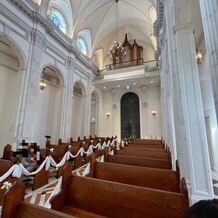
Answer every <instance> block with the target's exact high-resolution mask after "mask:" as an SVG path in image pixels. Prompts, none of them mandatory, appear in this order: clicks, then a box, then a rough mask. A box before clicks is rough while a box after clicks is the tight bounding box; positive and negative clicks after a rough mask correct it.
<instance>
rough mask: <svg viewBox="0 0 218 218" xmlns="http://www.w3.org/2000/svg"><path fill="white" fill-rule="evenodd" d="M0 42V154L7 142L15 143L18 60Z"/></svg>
mask: <svg viewBox="0 0 218 218" xmlns="http://www.w3.org/2000/svg"><path fill="white" fill-rule="evenodd" d="M1 49H2V46H1V44H0V123H1V125H0V156H1V155H2V151H3V148H4V146H5V145H6V144H11V145H12V143H13V134H14V125H15V123H14V122H15V112H16V109H17V105H15V102H16V101H15V98H16V97H17V95H18V94H19V93H16V87H17V85H18V84H17V82H18V72H17V70H16V69H17V67H18V60H17V59H16V58H14V57H13V56H10V55H7V54H5V53H3V52H2V50H1Z"/></svg>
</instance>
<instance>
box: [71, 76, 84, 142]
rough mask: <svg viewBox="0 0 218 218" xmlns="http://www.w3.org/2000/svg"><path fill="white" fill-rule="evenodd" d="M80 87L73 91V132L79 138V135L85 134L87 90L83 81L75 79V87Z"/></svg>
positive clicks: (74, 136)
mask: <svg viewBox="0 0 218 218" xmlns="http://www.w3.org/2000/svg"><path fill="white" fill-rule="evenodd" d="M75 86H77V87H76V89H78V90H77V91H73V93H72V94H73V97H72V101H73V107H72V126H71V134H72V137H73V138H75V139H77V138H78V137H83V136H84V117H85V100H86V91H85V87H84V85H83V83H82V82H81V81H79V80H76V81H74V83H73V89H75Z"/></svg>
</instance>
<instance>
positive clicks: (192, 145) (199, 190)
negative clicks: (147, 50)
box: [174, 24, 213, 201]
mask: <svg viewBox="0 0 218 218" xmlns="http://www.w3.org/2000/svg"><path fill="white" fill-rule="evenodd" d="M174 31H175V48H176V54H175V55H176V57H177V61H178V69H177V71H176V73H177V81H176V82H177V86H178V91H179V92H178V93H177V94H178V96H177V98H178V102H177V103H178V106H179V108H180V113H179V116H180V117H179V123H177V125H179V128H180V132H179V134H181V135H180V136H179V138H180V141H177V148H178V150H177V151H178V158H179V160H180V162H182V165H183V170H182V175H183V176H185V178H186V180H187V182H188V184H189V188H190V189H189V190H190V192H189V193H190V194H191V199H192V200H193V201H195V200H198V199H200V198H211V197H212V196H213V190H212V178H211V172H210V163H209V154H208V147H207V138H206V131H205V124H204V114H203V106H202V100H201V90H200V82H199V76H198V69H197V63H196V59H195V42H194V36H193V28H192V26H191V25H190V24H185V25H182V26H176V27H174Z"/></svg>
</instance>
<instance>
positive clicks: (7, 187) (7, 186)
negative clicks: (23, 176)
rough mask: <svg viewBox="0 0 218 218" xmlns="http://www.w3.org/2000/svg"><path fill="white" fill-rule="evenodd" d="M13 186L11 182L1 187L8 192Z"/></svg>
mask: <svg viewBox="0 0 218 218" xmlns="http://www.w3.org/2000/svg"><path fill="white" fill-rule="evenodd" d="M11 186H12V184H11V183H10V182H4V183H3V186H2V187H1V189H6V190H8V189H9V188H10V187H11Z"/></svg>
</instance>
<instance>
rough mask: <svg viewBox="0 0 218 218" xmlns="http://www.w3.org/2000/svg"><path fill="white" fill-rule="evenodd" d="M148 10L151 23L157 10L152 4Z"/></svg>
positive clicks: (154, 19)
mask: <svg viewBox="0 0 218 218" xmlns="http://www.w3.org/2000/svg"><path fill="white" fill-rule="evenodd" d="M148 12H149V15H150V18H151V21H152V23H154V22H155V21H156V20H157V10H156V8H155V7H154V6H151V7H150V8H149V9H148Z"/></svg>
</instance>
